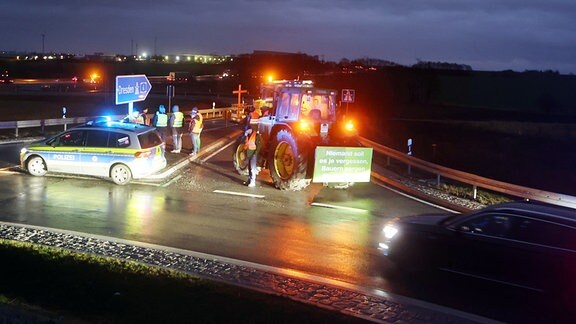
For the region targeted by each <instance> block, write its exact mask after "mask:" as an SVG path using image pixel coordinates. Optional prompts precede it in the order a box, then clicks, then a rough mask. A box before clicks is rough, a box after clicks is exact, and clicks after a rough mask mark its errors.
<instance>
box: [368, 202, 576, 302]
mask: <svg viewBox="0 0 576 324" xmlns="http://www.w3.org/2000/svg"><path fill="white" fill-rule="evenodd" d="M379 250H381V251H382V253H383V254H384V255H385V256H387V257H388V258H389V259H390V260H391V261H392V262H393V263H394V264H395V265H396V266H398V269H399V270H400V269H402V270H410V272H412V271H418V272H423V273H433V272H435V271H438V270H440V271H446V272H450V273H456V274H458V275H462V276H467V277H473V278H476V279H480V280H488V281H491V282H497V283H501V284H506V285H512V286H516V287H522V288H526V289H529V290H534V291H538V292H545V293H547V294H548V293H549V294H551V295H557V296H562V297H566V296H569V295H570V294H573V293H574V292H576V289H575V288H576V276H574V274H576V209H570V208H564V207H555V206H547V205H542V204H534V203H529V202H514V203H505V204H499V205H494V206H490V207H487V208H484V209H482V210H478V211H474V212H471V213H467V214H459V215H455V214H435V215H416V216H406V217H402V218H396V219H394V220H392V221H390V222H388V223H387V224H386V225H385V226H384V228H383V229H382V233H381V238H380V240H379ZM571 303H572V304H573V302H571Z"/></svg>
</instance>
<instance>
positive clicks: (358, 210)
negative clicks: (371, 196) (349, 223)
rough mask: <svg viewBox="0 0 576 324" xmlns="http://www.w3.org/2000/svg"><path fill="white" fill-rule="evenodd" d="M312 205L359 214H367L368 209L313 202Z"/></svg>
mask: <svg viewBox="0 0 576 324" xmlns="http://www.w3.org/2000/svg"><path fill="white" fill-rule="evenodd" d="M311 205H312V206H318V207H326V208H334V209H343V210H349V211H354V212H358V213H365V212H367V210H366V209H360V208H353V207H346V206H338V205H330V204H323V203H316V202H313V203H312V204H311Z"/></svg>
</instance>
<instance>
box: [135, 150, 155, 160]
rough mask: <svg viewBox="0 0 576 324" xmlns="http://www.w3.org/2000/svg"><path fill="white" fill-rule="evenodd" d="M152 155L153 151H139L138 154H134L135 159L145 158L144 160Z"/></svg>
mask: <svg viewBox="0 0 576 324" xmlns="http://www.w3.org/2000/svg"><path fill="white" fill-rule="evenodd" d="M151 155H152V152H151V151H138V152H136V153H134V157H135V158H143V159H145V158H148V157H150V156H151Z"/></svg>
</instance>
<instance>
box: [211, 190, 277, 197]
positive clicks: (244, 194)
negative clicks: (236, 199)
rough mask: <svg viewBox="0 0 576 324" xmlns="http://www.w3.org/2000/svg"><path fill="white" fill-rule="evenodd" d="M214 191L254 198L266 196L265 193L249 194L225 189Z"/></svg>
mask: <svg viewBox="0 0 576 324" xmlns="http://www.w3.org/2000/svg"><path fill="white" fill-rule="evenodd" d="M213 192H215V193H221V194H225V195H233V196H244V197H252V198H264V197H266V196H264V195H254V194H248V193H243V192H235V191H225V190H214V191H213Z"/></svg>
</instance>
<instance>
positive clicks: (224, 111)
mask: <svg viewBox="0 0 576 324" xmlns="http://www.w3.org/2000/svg"><path fill="white" fill-rule="evenodd" d="M231 110H232V108H231V107H226V108H212V109H200V110H198V112H199V113H200V114H202V117H204V118H205V119H213V118H225V117H227V118H228V119H229V118H230V111H231ZM190 112H191V111H182V113H184V114H185V115H186V116H189V115H190ZM168 115H170V113H168ZM147 116H148V118H149V120H151V119H152V117H154V114H148V115H147ZM96 117H98V116H89V117H69V118H53V119H36V120H18V121H4V122H0V129H13V130H14V135H15V136H16V137H19V130H20V129H23V128H41V132H42V133H44V127H47V126H59V125H62V126H64V129H65V128H66V126H67V125H79V124H83V123H85V122H87V121H89V120H91V119H94V118H96ZM109 117H110V118H111V119H113V120H120V119H122V118H124V117H126V115H114V116H109Z"/></svg>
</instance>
